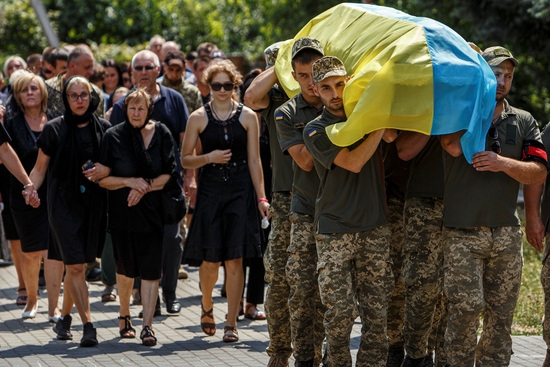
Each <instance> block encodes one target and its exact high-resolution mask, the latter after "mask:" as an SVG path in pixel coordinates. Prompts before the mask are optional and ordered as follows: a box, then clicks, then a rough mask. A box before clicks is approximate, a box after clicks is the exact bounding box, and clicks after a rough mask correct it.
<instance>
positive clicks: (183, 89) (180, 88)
mask: <svg viewBox="0 0 550 367" xmlns="http://www.w3.org/2000/svg"><path fill="white" fill-rule="evenodd" d="M160 84H161V85H163V86H165V87H168V88H171V89H174V90H175V91H176V92H178V93H179V94H181V96H182V97H183V100H184V101H185V105H186V106H187V111H189V115H191V113H193V111H196V110H198V109H199V108H201V107H202V96H201V92H200V91H199V88H197V87H195V86H194V85H193V84H190V83H188V82H186V81H185V80H183V81H182V82H181V83H179V84H176V83H172V82H171V81H170V80H168V78H166V77H164V78H162V81H161V82H160Z"/></svg>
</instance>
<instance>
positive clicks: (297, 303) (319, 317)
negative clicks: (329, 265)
mask: <svg viewBox="0 0 550 367" xmlns="http://www.w3.org/2000/svg"><path fill="white" fill-rule="evenodd" d="M322 110H323V109H322V108H320V109H318V108H316V107H314V106H310V105H309V104H308V103H307V102H306V101H305V100H304V98H303V96H302V94H301V93H299V94H297V95H296V96H294V97H293V98H291V99H290V100H289V101H288V102H286V103H285V104H283V105H282V106H281V107H279V108H278V109H277V110H276V111H275V123H276V126H277V132H278V137H279V142H280V146H281V150H282V151H283V152H284V153H286V154H288V149H289V148H291V147H293V146H295V145H298V144H304V138H303V130H304V127H305V126H306V124H307V123H308V122H309V121H311V120H313V119H314V118H316V117H317V116H319V115H320V114H321V112H322ZM292 167H293V170H294V179H293V184H292V201H291V204H290V222H291V229H290V246H289V247H288V249H287V252H288V261H287V264H286V276H287V280H288V283H289V285H290V295H289V299H288V306H289V311H290V328H291V331H292V344H293V346H294V359H295V360H296V361H310V360H315V365H317V366H318V365H319V363H320V362H321V356H322V347H323V341H324V339H325V328H324V327H323V316H324V312H325V308H324V306H323V305H322V303H321V299H320V297H319V285H318V283H317V249H316V247H315V228H314V226H313V219H314V215H315V199H316V196H317V189H318V188H319V176H317V173H316V172H315V170H311V171H310V172H306V171H304V170H303V169H301V168H300V167H299V166H298V165H297V164H296V162H293V164H292Z"/></svg>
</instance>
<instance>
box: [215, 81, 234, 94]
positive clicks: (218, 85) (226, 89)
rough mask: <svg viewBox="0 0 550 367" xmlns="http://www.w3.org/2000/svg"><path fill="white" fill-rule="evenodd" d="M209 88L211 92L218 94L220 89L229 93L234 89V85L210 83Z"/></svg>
mask: <svg viewBox="0 0 550 367" xmlns="http://www.w3.org/2000/svg"><path fill="white" fill-rule="evenodd" d="M210 87H211V88H212V90H213V91H214V92H219V91H220V90H221V89H222V88H223V89H224V90H225V91H230V90H233V88H235V84H233V83H223V84H222V83H212V84H210Z"/></svg>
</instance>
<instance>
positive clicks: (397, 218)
mask: <svg viewBox="0 0 550 367" xmlns="http://www.w3.org/2000/svg"><path fill="white" fill-rule="evenodd" d="M404 204H405V203H404V201H403V200H401V199H399V198H396V197H389V198H388V212H389V218H388V224H387V226H388V228H389V230H390V231H391V237H390V257H391V259H392V263H393V265H392V272H393V277H394V287H393V293H392V295H391V298H390V303H389V306H388V342H389V345H390V347H403V318H404V313H405V284H404V283H403V278H402V276H401V267H402V266H403V251H402V250H403V242H404V241H405V230H404V228H403V206H404Z"/></svg>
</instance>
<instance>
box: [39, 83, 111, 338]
mask: <svg viewBox="0 0 550 367" xmlns="http://www.w3.org/2000/svg"><path fill="white" fill-rule="evenodd" d="M62 97H63V103H64V105H65V113H64V114H63V115H62V116H60V117H57V118H55V119H53V120H51V121H49V122H48V123H47V124H46V126H44V129H43V130H42V134H40V136H39V137H38V141H37V144H38V147H39V151H38V158H37V159H36V164H35V165H34V168H33V169H32V172H31V174H30V177H31V180H32V181H33V182H34V185H35V187H36V189H39V188H40V186H41V185H42V183H43V182H44V179H45V178H46V172H47V173H48V185H47V186H48V218H49V221H50V230H51V232H52V235H53V241H52V242H53V243H52V246H50V247H49V249H48V251H49V253H48V256H49V257H50V258H54V259H62V260H63V263H64V264H65V280H64V292H63V307H62V311H63V315H62V318H61V319H60V320H59V321H58V322H57V323H56V325H55V327H54V331H55V332H56V333H57V338H58V339H61V340H71V339H72V334H71V331H70V327H71V322H72V318H71V315H70V312H71V310H72V308H73V304H74V305H76V309H77V311H78V314H79V315H80V319H81V320H82V323H83V324H84V332H83V336H82V339H81V341H80V346H83V347H90V346H94V345H96V344H97V343H98V341H97V335H96V329H95V328H94V326H93V324H92V318H91V313H90V298H89V293H88V287H87V284H86V263H88V262H92V261H95V259H96V257H98V256H100V254H101V250H102V246H103V243H104V242H105V231H106V225H107V223H106V207H105V203H106V195H107V192H106V191H105V190H104V189H102V188H100V187H99V186H98V185H97V184H96V182H97V181H98V180H100V179H102V178H104V177H105V176H107V175H108V174H109V168H107V167H105V166H103V165H101V164H99V163H98V158H99V144H100V142H101V138H102V137H103V135H104V134H105V131H106V130H107V129H108V128H109V127H110V126H111V125H110V124H109V122H107V121H106V120H103V119H101V118H99V117H97V116H96V115H95V114H94V111H95V110H96V108H97V106H98V105H99V102H100V96H99V95H98V94H97V93H96V92H95V91H94V89H93V88H92V86H91V84H90V82H89V81H88V80H87V79H86V78H84V77H82V76H79V75H77V76H73V77H71V78H69V80H68V81H67V83H66V84H65V86H64V88H63V93H62Z"/></svg>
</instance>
